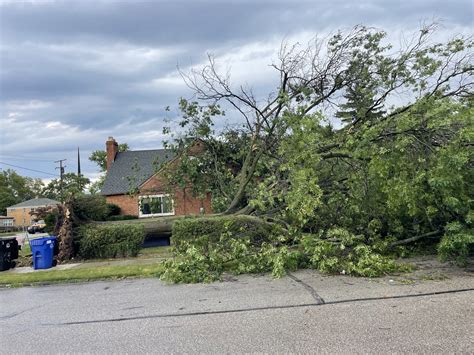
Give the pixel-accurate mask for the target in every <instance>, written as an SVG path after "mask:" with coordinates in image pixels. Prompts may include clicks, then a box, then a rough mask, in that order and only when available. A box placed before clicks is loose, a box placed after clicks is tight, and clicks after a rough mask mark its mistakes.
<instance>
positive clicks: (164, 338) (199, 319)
mask: <svg viewBox="0 0 474 355" xmlns="http://www.w3.org/2000/svg"><path fill="white" fill-rule="evenodd" d="M436 275H438V276H436V277H435V276H431V277H419V278H416V277H417V276H416V275H414V276H413V279H409V278H407V277H406V276H403V277H402V276H400V277H392V278H389V277H387V278H382V279H375V280H368V279H362V278H351V277H347V276H323V275H321V274H319V273H317V272H314V271H299V272H295V273H292V274H290V275H289V276H287V277H285V278H282V279H278V280H273V279H272V278H271V277H269V276H242V277H239V278H229V279H228V280H227V281H225V282H220V283H212V284H204V285H203V284H198V285H164V284H163V283H162V282H160V281H159V280H156V279H144V280H123V281H115V282H94V283H85V284H69V285H62V286H45V287H33V288H20V289H3V290H0V344H2V346H1V349H2V351H1V352H2V353H18V352H20V353H23V352H39V353H51V352H96V353H137V352H150V353H196V352H205V353H224V352H230V353H236V352H263V353H274V352H305V353H319V352H331V353H367V352H369V353H386V352H398V353H400V352H416V353H454V352H456V353H473V352H474V337H473V335H474V325H473V324H474V322H473V321H474V308H473V300H474V278H473V275H472V273H471V272H464V271H459V270H457V271H456V272H450V271H449V270H446V271H445V272H444V273H443V274H441V273H438V274H436ZM441 275H442V277H441Z"/></svg>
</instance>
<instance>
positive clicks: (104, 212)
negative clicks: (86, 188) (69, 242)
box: [72, 195, 109, 221]
mask: <svg viewBox="0 0 474 355" xmlns="http://www.w3.org/2000/svg"><path fill="white" fill-rule="evenodd" d="M72 207H73V210H74V214H75V215H76V217H77V218H78V219H80V220H82V221H105V219H106V218H107V216H108V214H109V207H108V206H107V203H106V201H105V197H104V196H100V195H81V196H77V197H76V198H75V199H74V201H73V203H72Z"/></svg>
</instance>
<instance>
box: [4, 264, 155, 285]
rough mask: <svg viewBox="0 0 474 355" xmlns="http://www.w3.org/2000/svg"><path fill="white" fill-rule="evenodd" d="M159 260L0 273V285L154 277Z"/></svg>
mask: <svg viewBox="0 0 474 355" xmlns="http://www.w3.org/2000/svg"><path fill="white" fill-rule="evenodd" d="M162 269H163V267H162V264H161V262H155V263H150V264H135V265H134V264H131V265H108V266H96V265H95V266H92V267H83V268H77V269H68V270H54V269H52V270H51V271H36V272H30V273H25V274H18V273H0V287H20V286H30V285H38V284H50V283H60V282H81V281H92V280H105V279H122V278H125V277H154V276H159V275H160V273H161V272H162Z"/></svg>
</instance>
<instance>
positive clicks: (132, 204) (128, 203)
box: [105, 195, 138, 216]
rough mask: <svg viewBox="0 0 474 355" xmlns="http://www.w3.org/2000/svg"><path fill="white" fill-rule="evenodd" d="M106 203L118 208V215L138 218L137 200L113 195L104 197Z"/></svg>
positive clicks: (132, 197) (126, 196)
mask: <svg viewBox="0 0 474 355" xmlns="http://www.w3.org/2000/svg"><path fill="white" fill-rule="evenodd" d="M105 199H106V201H107V203H113V204H114V205H117V206H119V207H120V214H128V215H132V216H138V198H137V197H136V196H129V195H113V196H106V197H105Z"/></svg>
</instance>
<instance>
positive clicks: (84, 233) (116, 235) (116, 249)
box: [78, 224, 145, 259]
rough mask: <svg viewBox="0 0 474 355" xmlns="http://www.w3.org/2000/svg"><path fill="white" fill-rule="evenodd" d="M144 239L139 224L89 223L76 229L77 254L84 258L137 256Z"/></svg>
mask: <svg viewBox="0 0 474 355" xmlns="http://www.w3.org/2000/svg"><path fill="white" fill-rule="evenodd" d="M144 240H145V230H144V227H143V225H140V224H133V225H131V224H109V225H107V224H101V225H90V224H89V225H85V226H82V227H80V228H79V230H78V242H79V255H80V256H81V257H82V258H85V259H90V258H116V257H127V256H137V254H138V252H139V251H140V248H141V245H142V244H143V241H144Z"/></svg>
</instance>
